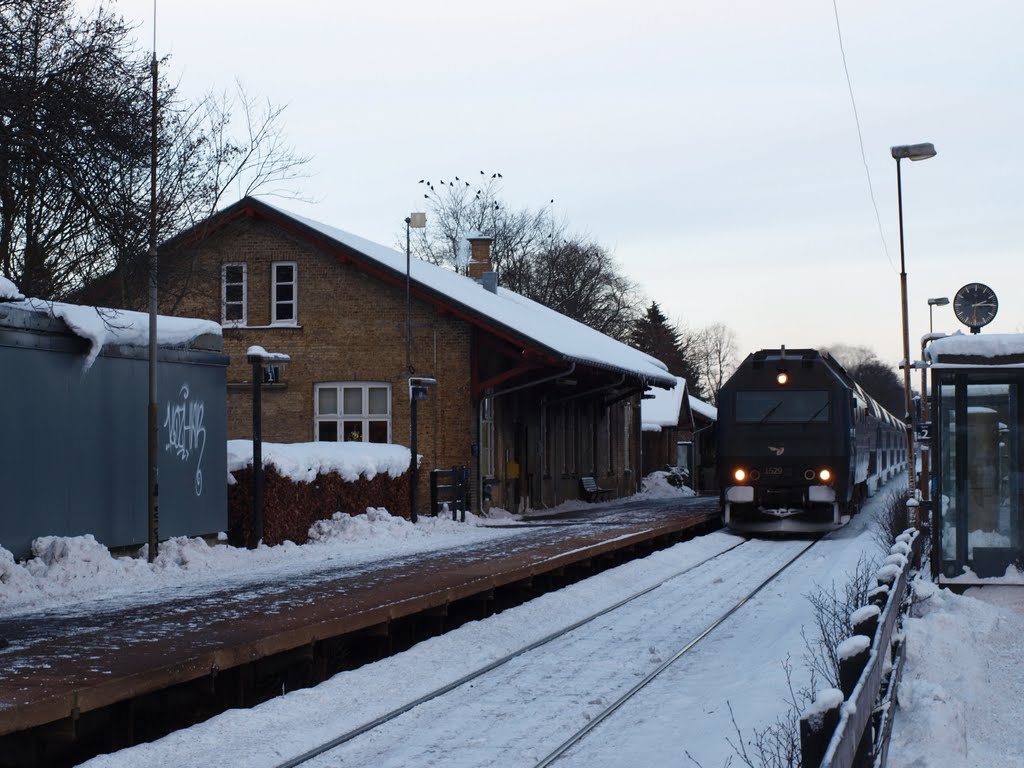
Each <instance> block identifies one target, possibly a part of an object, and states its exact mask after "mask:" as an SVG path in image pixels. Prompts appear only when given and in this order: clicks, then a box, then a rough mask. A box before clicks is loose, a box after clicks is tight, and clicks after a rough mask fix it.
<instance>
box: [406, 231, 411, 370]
mask: <svg viewBox="0 0 1024 768" xmlns="http://www.w3.org/2000/svg"><path fill="white" fill-rule="evenodd" d="M411 225H412V216H406V217H405V375H406V376H411V375H412V316H411V310H410V306H409V305H410V295H409V282H410V277H409V266H410V261H411V255H410V254H411V248H410V239H409V238H410V234H409V233H410V231H411Z"/></svg>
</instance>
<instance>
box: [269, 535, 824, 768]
mask: <svg viewBox="0 0 1024 768" xmlns="http://www.w3.org/2000/svg"><path fill="white" fill-rule="evenodd" d="M749 541H750V539H744V540H743V541H740V542H739V543H737V544H734V545H733V546H731V547H729V548H727V549H723V550H722V551H721V552H718V553H717V554H715V555H712V556H711V557H707V558H705V559H704V560H701V561H700V562H699V563H694V564H693V565H691V566H688V567H687V568H684V569H683V570H681V571H678V572H676V573H673V574H672V575H670V576H666V577H665V578H664V579H661V580H660V581H659V582H657V583H656V584H652V585H651V586H649V587H646V588H644V589H642V590H640V591H639V592H636V593H634V594H632V595H630V596H629V597H626V598H623V599H622V600H620V601H619V602H617V603H615V604H613V605H610V606H608V607H607V608H604V609H602V610H600V611H598V612H596V613H594V614H592V615H590V616H587V617H586V618H583V619H580V620H579V621H577V622H575V623H573V624H570V625H569V626H567V627H565V628H563V629H560V630H558V631H556V632H552V633H551V634H549V635H547V636H545V637H542V638H540V639H539V640H535V641H534V642H532V643H530V644H529V645H527V646H524V647H523V648H520V649H519V650H517V651H513V652H512V653H510V654H508V655H507V656H503V657H501V658H500V659H496V660H495V661H492V662H491V663H490V664H487V665H485V666H483V667H481V668H480V669H477V670H475V671H473V672H470V673H469V674H467V675H464V676H462V677H460V678H459V679H458V680H454V681H452V682H451V683H448V684H447V685H445V686H442V687H441V688H437V689H436V690H433V691H431V692H430V693H425V694H423V695H422V696H420V697H419V698H417V699H415V700H413V701H410V702H409V703H408V704H404V705H403V706H401V707H398V708H397V709H393V710H391V711H390V712H386V713H385V714H383V715H381V716H380V717H377V718H375V719H373V720H371V721H369V722H367V723H364V724H363V725H361V726H359V727H358V728H354V729H353V730H351V731H346V732H345V733H343V734H342V735H340V736H337V737H335V738H333V739H331V740H330V741H327V742H324V743H323V744H320V745H319V746H316V747H314V748H313V749H311V750H309V751H307V752H303V753H302V754H301V755H298V756H297V757H293V758H291V759H290V760H288V761H286V762H283V763H279V764H278V765H277V766H276V768H295V766H297V765H302V764H303V763H306V762H308V761H310V760H312V759H313V758H315V757H319V756H320V755H322V754H324V753H325V752H329V751H331V750H332V749H334V748H335V747H340V746H341V745H342V744H344V743H346V742H348V741H351V740H352V739H354V738H356V737H358V736H362V735H363V734H364V733H367V732H369V731H372V730H373V729H374V728H378V727H380V726H381V725H384V724H385V723H387V722H389V721H391V720H394V719H395V718H397V717H399V716H401V715H404V714H405V713H406V712H409V711H411V710H413V709H415V708H416V707H418V706H420V705H422V704H426V703H427V702H428V701H431V700H433V699H436V698H438V697H439V696H444V695H445V694H446V693H450V692H451V691H453V690H455V689H456V688H460V687H462V686H463V685H465V684H466V683H470V682H472V681H473V680H476V679H477V678H479V677H482V676H483V675H486V674H487V673H488V672H492V671H493V670H495V669H497V668H498V667H501V666H503V665H505V664H508V663H509V662H510V661H512V660H513V659H516V658H518V657H519V656H522V655H523V654H524V653H529V652H530V651H534V650H536V649H537V648H540V647H541V646H544V645H547V644H548V643H550V642H552V641H554V640H557V639H558V638H560V637H562V636H564V635H567V634H569V633H570V632H573V631H574V630H577V629H579V628H580V627H582V626H585V625H586V624H589V623H590V622H592V621H594V620H596V619H599V618H601V617H602V616H604V615H606V614H609V613H611V612H613V611H616V610H618V609H619V608H622V607H623V606H624V605H627V604H629V603H631V602H633V601H634V600H636V599H638V598H640V597H643V596H644V595H647V594H650V593H651V592H653V591H654V590H656V589H659V588H660V587H662V586H664V585H665V584H667V583H668V582H670V581H672V580H673V579H678V578H679V577H680V576H685V575H686V574H688V573H690V572H691V571H693V570H695V569H696V568H700V567H701V566H703V565H706V564H707V563H710V562H711V561H713V560H716V559H717V558H719V557H721V556H722V555H725V554H728V553H729V552H732V551H733V550H735V549H737V548H738V547H741V546H743V545H744V544H746V543H748V542H749ZM806 551H807V549H804V550H801V553H800V554H803V553H804V552H806ZM797 557H799V555H797ZM794 559H795V558H794ZM790 562H792V561H790ZM787 566H788V563H787ZM784 567H786V566H784ZM780 572H781V571H780ZM773 578H774V577H773ZM762 586H764V585H762ZM758 589H760V587H759V588H758Z"/></svg>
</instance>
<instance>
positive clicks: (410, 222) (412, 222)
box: [405, 213, 427, 376]
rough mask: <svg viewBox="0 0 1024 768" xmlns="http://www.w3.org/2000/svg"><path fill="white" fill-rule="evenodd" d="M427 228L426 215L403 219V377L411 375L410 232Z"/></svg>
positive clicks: (410, 215)
mask: <svg viewBox="0 0 1024 768" xmlns="http://www.w3.org/2000/svg"><path fill="white" fill-rule="evenodd" d="M425 226H427V214H425V213H410V214H409V215H408V216H407V217H406V219H405V375H406V376H411V375H412V314H411V313H412V310H411V309H410V296H409V283H410V282H411V280H410V278H409V267H410V262H411V261H412V249H411V247H410V238H411V230H413V229H423V228H424V227H425Z"/></svg>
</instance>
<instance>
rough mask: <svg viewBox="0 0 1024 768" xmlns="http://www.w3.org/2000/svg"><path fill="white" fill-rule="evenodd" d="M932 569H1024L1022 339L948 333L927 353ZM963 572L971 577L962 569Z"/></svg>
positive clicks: (996, 572) (983, 572)
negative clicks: (933, 521)
mask: <svg viewBox="0 0 1024 768" xmlns="http://www.w3.org/2000/svg"><path fill="white" fill-rule="evenodd" d="M925 360H926V363H927V364H928V368H929V370H930V371H931V402H932V405H933V408H932V413H931V418H932V423H933V424H934V430H932V438H931V439H932V443H933V445H932V448H933V458H932V470H933V477H932V488H931V498H932V510H933V519H934V520H935V523H936V524H935V525H933V536H934V538H933V541H932V546H933V548H932V563H933V572H935V575H937V576H939V578H940V579H942V578H955V577H956V578H958V579H959V580H963V579H964V578H965V577H966V578H968V579H969V578H970V574H971V573H973V574H974V575H975V576H977V577H978V578H992V577H1000V576H1003V575H1005V574H1006V569H1007V566H1015V567H1017V568H1018V569H1022V570H1024V567H1022V558H1024V538H1022V535H1024V534H1022V531H1024V526H1022V523H1024V517H1022V506H1024V505H1022V498H1021V494H1022V491H1024V476H1022V470H1024V466H1022V460H1024V456H1022V451H1021V433H1022V430H1024V423H1022V421H1021V397H1022V395H1024V334H985V335H967V334H954V335H952V336H945V337H943V338H939V339H935V340H934V341H932V343H931V345H930V346H929V347H928V349H927V352H926V356H925ZM968 569H969V570H968Z"/></svg>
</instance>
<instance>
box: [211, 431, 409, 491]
mask: <svg viewBox="0 0 1024 768" xmlns="http://www.w3.org/2000/svg"><path fill="white" fill-rule="evenodd" d="M262 452H263V466H264V467H267V466H272V467H273V468H274V469H275V470H277V472H278V474H280V475H281V476H282V477H287V478H288V479H289V480H291V481H292V482H296V483H311V482H313V480H315V479H316V476H317V474H320V473H322V474H327V473H329V472H336V473H338V474H339V475H341V477H342V478H343V479H344V480H347V481H348V482H350V483H351V482H355V481H356V480H358V479H359V478H360V477H364V478H366V479H367V480H372V479H373V478H374V477H376V476H377V475H378V474H381V473H386V474H388V475H390V476H391V477H399V476H400V475H402V474H403V473H404V472H406V471H407V470H408V469H409V449H408V448H406V447H405V446H403V445H395V444H384V443H263V445H262ZM248 466H252V440H228V472H229V473H231V472H236V471H238V470H240V469H244V468H245V467H248Z"/></svg>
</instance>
